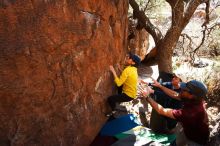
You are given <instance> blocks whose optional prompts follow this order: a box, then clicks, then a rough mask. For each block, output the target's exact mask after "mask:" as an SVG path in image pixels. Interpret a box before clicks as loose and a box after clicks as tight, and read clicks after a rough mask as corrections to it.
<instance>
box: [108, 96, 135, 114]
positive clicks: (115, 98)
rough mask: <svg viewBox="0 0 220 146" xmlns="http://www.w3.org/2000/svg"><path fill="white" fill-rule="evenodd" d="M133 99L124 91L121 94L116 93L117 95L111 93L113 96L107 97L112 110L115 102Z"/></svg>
mask: <svg viewBox="0 0 220 146" xmlns="http://www.w3.org/2000/svg"><path fill="white" fill-rule="evenodd" d="M133 99H134V98H131V97H129V96H128V95H126V94H125V93H122V94H117V95H113V96H110V97H108V103H109V105H110V106H111V108H112V110H114V109H115V106H116V103H121V102H128V101H131V100H133Z"/></svg>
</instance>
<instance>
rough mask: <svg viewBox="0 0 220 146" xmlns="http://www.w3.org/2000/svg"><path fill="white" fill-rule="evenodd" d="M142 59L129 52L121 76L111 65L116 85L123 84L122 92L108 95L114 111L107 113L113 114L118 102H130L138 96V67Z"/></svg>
mask: <svg viewBox="0 0 220 146" xmlns="http://www.w3.org/2000/svg"><path fill="white" fill-rule="evenodd" d="M140 63H141V59H140V57H139V56H137V55H135V54H131V53H129V55H128V56H127V57H126V60H125V65H126V66H127V67H126V68H125V69H124V70H123V71H122V73H121V75H120V77H118V76H117V74H116V72H115V69H114V67H113V66H112V65H110V67H109V68H110V71H111V72H112V74H113V76H114V81H115V83H116V85H117V86H118V87H119V86H122V85H123V87H122V93H121V94H117V95H113V96H110V97H108V103H109V105H110V106H111V108H112V112H111V113H109V114H107V116H111V115H112V114H113V113H114V112H115V111H114V109H115V106H116V103H121V102H128V101H131V100H133V99H135V98H136V94H137V83H138V73H137V67H138V66H139V65H140Z"/></svg>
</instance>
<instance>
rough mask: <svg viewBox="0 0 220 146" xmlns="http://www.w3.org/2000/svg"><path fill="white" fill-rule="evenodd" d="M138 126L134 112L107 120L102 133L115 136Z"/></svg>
mask: <svg viewBox="0 0 220 146" xmlns="http://www.w3.org/2000/svg"><path fill="white" fill-rule="evenodd" d="M136 126H138V123H137V122H136V118H135V116H134V115H133V114H128V115H124V116H121V117H118V118H117V119H114V120H112V121H109V122H107V123H106V124H105V125H104V126H103V127H102V129H101V132H100V134H101V135H106V136H114V135H116V134H119V133H122V132H124V131H127V130H130V129H132V128H134V127H136Z"/></svg>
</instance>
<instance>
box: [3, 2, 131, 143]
mask: <svg viewBox="0 0 220 146" xmlns="http://www.w3.org/2000/svg"><path fill="white" fill-rule="evenodd" d="M127 10H128V1H123V0H72V1H70V0H32V1H30V0H3V1H1V2H0V123H1V124H0V145H1V146H4V145H14V146H16V145H17V146H20V145H47V146H50V145H53V146H54V145H66V146H67V145H68V146H71V145H74V146H87V145H89V143H90V142H91V141H92V140H93V138H94V137H95V136H96V134H97V132H98V131H99V130H100V128H101V126H102V125H103V123H104V122H105V120H106V118H105V117H104V114H103V113H104V112H106V110H107V107H108V106H107V104H106V98H107V96H109V95H111V94H112V91H113V88H112V85H113V79H112V75H111V74H110V72H109V65H110V64H116V63H118V62H122V60H123V56H124V55H125V52H126V49H124V48H126V46H127V41H126V38H127Z"/></svg>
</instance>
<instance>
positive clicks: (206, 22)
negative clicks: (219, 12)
mask: <svg viewBox="0 0 220 146" xmlns="http://www.w3.org/2000/svg"><path fill="white" fill-rule="evenodd" d="M209 8H210V3H209V1H206V8H205V12H206V17H205V22H204V23H203V25H202V26H205V25H207V24H208V23H209Z"/></svg>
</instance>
